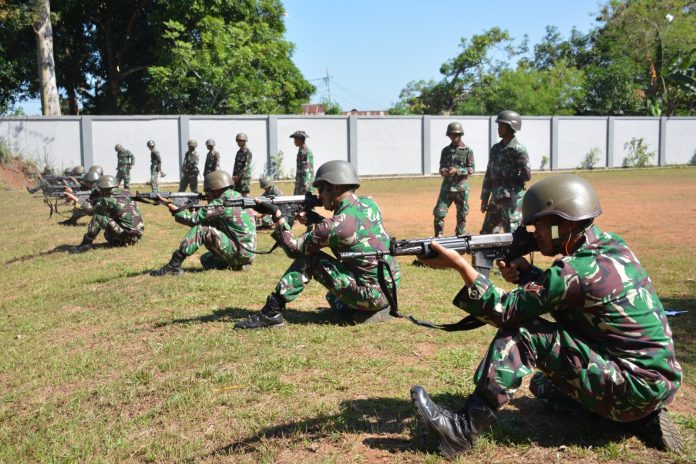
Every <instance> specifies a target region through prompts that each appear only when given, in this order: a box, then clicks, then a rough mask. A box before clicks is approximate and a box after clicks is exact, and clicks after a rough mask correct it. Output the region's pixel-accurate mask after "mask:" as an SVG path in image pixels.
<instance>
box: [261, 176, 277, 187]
mask: <svg viewBox="0 0 696 464" xmlns="http://www.w3.org/2000/svg"><path fill="white" fill-rule="evenodd" d="M273 184H274V182H273V179H271V178H270V177H269V176H261V178H260V179H259V185H260V186H261V188H262V189H267V188H268V187H272V186H273Z"/></svg>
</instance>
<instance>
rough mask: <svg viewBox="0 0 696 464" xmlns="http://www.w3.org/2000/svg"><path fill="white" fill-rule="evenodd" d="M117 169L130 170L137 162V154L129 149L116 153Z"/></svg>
mask: <svg viewBox="0 0 696 464" xmlns="http://www.w3.org/2000/svg"><path fill="white" fill-rule="evenodd" d="M116 160H117V164H116V170H117V171H129V170H130V168H131V166H133V165H134V164H135V156H133V153H131V152H129V151H128V150H122V151H120V152H118V153H117V154H116Z"/></svg>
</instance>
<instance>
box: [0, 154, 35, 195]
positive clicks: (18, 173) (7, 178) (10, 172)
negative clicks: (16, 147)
mask: <svg viewBox="0 0 696 464" xmlns="http://www.w3.org/2000/svg"><path fill="white" fill-rule="evenodd" d="M29 174H30V171H29V168H28V167H27V165H26V164H25V163H23V162H22V161H20V160H12V161H10V162H9V163H8V164H0V189H3V190H19V189H24V188H25V187H29V186H30V185H33V181H32V180H31V179H30V178H29Z"/></svg>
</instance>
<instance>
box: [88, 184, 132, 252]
mask: <svg viewBox="0 0 696 464" xmlns="http://www.w3.org/2000/svg"><path fill="white" fill-rule="evenodd" d="M130 196H131V193H130V192H129V191H127V190H122V189H119V188H115V189H112V194H111V196H109V197H103V196H100V197H98V198H97V199H96V201H95V202H94V208H93V209H90V210H91V211H93V212H94V215H93V216H92V221H90V223H89V226H88V227H87V234H86V235H85V236H86V237H87V238H89V239H90V241H93V240H94V239H95V238H97V235H99V232H101V231H102V230H103V231H104V239H106V241H107V242H109V243H110V244H111V245H114V246H122V245H133V244H135V243H136V242H137V241H138V240H140V237H142V236H143V232H144V231H145V222H144V221H143V216H142V214H141V213H140V209H139V208H138V207H137V205H136V204H135V203H134V202H133V200H131V199H130Z"/></svg>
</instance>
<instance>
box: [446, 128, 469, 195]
mask: <svg viewBox="0 0 696 464" xmlns="http://www.w3.org/2000/svg"><path fill="white" fill-rule="evenodd" d="M450 168H456V169H457V173H456V174H453V175H450V174H447V175H446V176H444V177H443V178H442V189H444V190H446V191H449V192H463V191H466V190H468V189H469V184H468V183H467V181H466V180H467V179H468V178H469V176H470V175H471V174H473V173H474V151H473V150H472V149H471V148H469V147H467V146H466V145H464V142H462V141H459V143H458V144H457V145H456V146H455V145H452V144H449V145H447V146H446V147H445V148H443V149H442V153H440V172H442V170H447V171H449V170H450Z"/></svg>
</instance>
